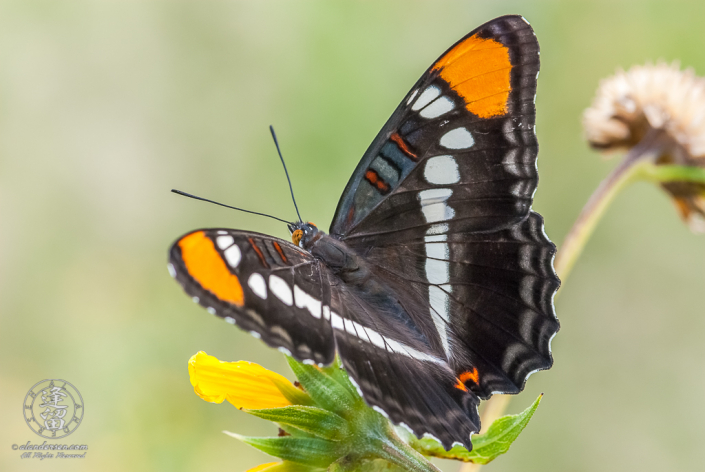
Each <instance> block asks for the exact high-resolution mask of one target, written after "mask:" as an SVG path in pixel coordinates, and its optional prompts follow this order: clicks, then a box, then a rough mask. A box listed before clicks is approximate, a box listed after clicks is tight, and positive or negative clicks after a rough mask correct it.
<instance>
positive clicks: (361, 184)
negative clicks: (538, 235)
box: [331, 16, 539, 245]
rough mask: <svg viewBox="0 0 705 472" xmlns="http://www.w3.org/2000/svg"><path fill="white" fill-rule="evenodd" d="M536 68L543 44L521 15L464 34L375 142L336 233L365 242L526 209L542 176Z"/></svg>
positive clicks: (466, 226)
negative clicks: (536, 130) (539, 173)
mask: <svg viewBox="0 0 705 472" xmlns="http://www.w3.org/2000/svg"><path fill="white" fill-rule="evenodd" d="M538 70H539V55H538V43H537V41H536V37H535V36H534V34H533V31H532V29H531V27H530V26H529V25H528V23H526V22H525V20H524V19H523V18H521V17H518V16H510V17H502V18H498V19H496V20H493V21H491V22H489V23H487V24H485V25H483V26H482V27H480V28H478V29H477V30H475V31H473V32H472V33H470V34H469V35H467V36H466V37H465V38H463V39H461V40H460V41H459V42H458V43H456V44H455V45H454V46H453V47H451V48H450V49H449V50H448V51H447V52H446V53H445V54H444V55H443V56H441V58H439V59H438V60H437V61H436V62H435V63H434V64H433V65H432V66H431V68H429V70H428V71H427V72H426V73H425V74H424V75H423V76H422V78H421V79H420V80H419V81H418V82H417V84H416V85H415V86H414V87H413V88H412V89H411V91H410V92H409V94H407V96H406V97H405V98H404V100H402V102H401V104H400V105H399V107H398V108H397V110H396V111H395V112H394V114H393V115H392V117H391V118H390V119H389V121H388V122H387V124H386V125H385V126H384V128H383V129H382V131H380V133H379V135H378V136H377V138H376V139H375V140H374V142H373V143H372V145H371V146H370V148H369V149H368V150H367V152H366V153H365V155H364V156H363V158H362V160H361V162H360V164H359V165H358V167H357V168H356V170H355V172H354V173H353V176H352V177H351V179H350V182H348V185H347V187H346V189H345V192H344V193H343V196H342V198H341V200H340V203H339V204H338V209H337V211H336V214H335V217H334V221H333V224H332V225H331V234H335V235H340V236H341V237H342V239H344V240H346V241H350V240H352V239H364V242H361V243H360V244H361V245H366V244H367V238H368V237H371V238H372V241H373V242H379V241H381V240H383V239H385V238H393V239H394V240H396V241H399V240H400V239H401V238H404V239H414V238H418V237H419V236H422V235H423V234H424V233H425V232H426V231H428V230H429V228H431V227H434V226H435V227H436V228H435V230H436V231H441V230H442V224H443V222H445V221H447V220H451V219H452V220H453V221H454V222H455V224H456V225H457V226H458V229H462V230H465V231H488V230H493V229H498V228H502V227H506V226H509V225H511V224H514V223H516V222H518V221H520V220H521V219H523V218H525V217H526V215H528V212H529V209H530V207H531V199H532V196H533V192H534V189H535V188H536V184H537V180H538V177H537V172H536V164H535V158H536V154H537V141H536V137H535V134H534V120H535V107H534V97H535V93H536V76H537V74H538ZM392 232H393V233H394V235H391V234H390V233H392ZM351 243H353V242H352V241H351ZM353 244H358V243H357V242H354V243H353Z"/></svg>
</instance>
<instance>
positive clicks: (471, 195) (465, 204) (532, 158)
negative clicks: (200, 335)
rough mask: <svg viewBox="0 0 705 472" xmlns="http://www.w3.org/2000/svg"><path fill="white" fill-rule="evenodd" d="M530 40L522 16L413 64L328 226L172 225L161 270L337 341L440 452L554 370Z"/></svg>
mask: <svg viewBox="0 0 705 472" xmlns="http://www.w3.org/2000/svg"><path fill="white" fill-rule="evenodd" d="M538 71H539V46H538V42H537V39H536V36H535V35H534V32H533V30H532V28H531V26H530V25H529V24H528V22H526V20H524V18H522V17H521V16H503V17H500V18H496V19H494V20H492V21H490V22H488V23H486V24H484V25H482V26H480V27H479V28H477V29H475V30H474V31H472V32H471V33H469V34H468V35H466V36H465V37H464V38H462V39H461V40H460V41H458V42H457V43H456V44H454V45H453V46H452V47H451V48H450V49H448V50H447V51H446V52H445V53H444V54H443V55H442V56H441V57H440V58H439V59H438V60H437V61H436V62H434V63H433V65H432V66H431V67H430V68H429V69H428V70H427V71H426V72H425V73H424V74H423V76H422V77H421V78H420V79H419V81H418V82H417V83H416V84H415V85H414V86H413V87H412V89H411V91H410V92H409V93H408V94H407V95H406V97H404V99H403V100H402V102H401V104H400V105H399V106H398V107H397V109H396V110H395V111H394V113H393V114H392V116H391V118H389V120H388V121H387V123H386V124H385V126H384V127H383V128H382V130H381V131H380V132H379V134H378V135H377V137H376V138H375V139H374V141H373V142H372V144H371V145H370V147H369V148H368V149H367V151H366V152H365V154H364V156H363V157H362V160H361V161H360V163H359V164H358V166H357V168H356V169H355V171H354V173H353V174H352V177H351V178H350V181H349V182H348V184H347V186H346V187H345V190H344V191H343V194H342V197H341V198H340V201H339V203H338V207H337V210H336V212H335V216H334V217H333V222H332V224H331V226H330V231H329V233H328V234H326V233H325V232H323V231H322V230H320V229H318V228H317V227H316V226H315V225H314V224H313V223H308V222H303V221H299V222H296V223H291V224H289V226H288V229H289V231H290V232H291V237H292V241H291V242H289V241H285V240H283V239H279V238H276V237H272V236H267V235H264V234H259V233H254V232H250V231H241V230H234V229H219V228H216V229H201V230H197V231H193V232H190V233H188V234H186V235H184V236H182V237H181V238H179V239H178V240H177V241H176V242H175V243H174V244H173V246H172V247H171V249H170V252H169V271H170V273H171V274H172V276H173V277H175V278H176V280H177V281H178V282H179V283H180V284H181V285H182V287H183V288H184V290H185V291H186V293H187V294H188V295H189V296H191V297H192V298H193V300H194V301H196V302H198V303H199V304H200V305H201V306H203V307H205V308H206V309H207V310H208V311H209V312H210V313H211V314H214V315H217V316H218V317H220V318H223V319H224V320H225V321H226V322H228V323H231V324H233V325H237V326H239V327H240V328H241V329H243V330H245V331H247V332H250V333H251V334H252V335H254V336H256V337H258V338H261V339H262V340H263V341H264V342H265V343H266V344H268V345H269V346H272V347H276V348H279V349H280V350H282V351H283V352H285V353H286V354H289V355H291V356H293V357H294V358H296V359H297V360H299V361H303V362H308V363H315V364H319V365H328V364H331V363H332V362H333V361H334V358H335V355H336V352H337V353H338V354H339V355H340V358H341V360H342V364H343V366H344V367H345V369H346V370H347V372H348V374H349V376H350V377H351V379H352V380H353V382H354V383H355V384H356V386H357V387H358V389H359V390H360V392H361V394H362V396H363V397H364V399H365V400H366V401H367V403H368V404H369V405H371V406H372V407H374V408H375V409H376V410H377V411H380V412H382V413H384V414H385V415H386V416H387V417H388V418H389V419H390V420H391V421H392V422H394V423H395V424H403V425H405V426H406V427H407V428H409V429H410V430H411V431H413V433H414V434H416V435H417V436H419V437H421V436H422V435H424V434H428V435H431V436H433V437H435V438H436V439H438V441H440V443H441V444H442V445H443V446H444V447H445V448H446V449H448V448H450V447H451V446H452V445H453V444H455V443H460V444H462V445H464V446H465V447H467V448H468V449H469V448H471V447H472V444H471V441H470V437H471V435H472V434H473V433H476V432H477V431H479V429H480V418H479V415H478V410H477V409H478V405H479V402H480V399H487V398H489V397H490V396H491V395H492V394H494V393H517V392H519V391H521V390H522V389H523V387H524V384H525V382H526V380H527V378H528V377H529V375H531V374H532V373H534V372H536V371H538V370H543V369H548V368H549V367H551V365H552V363H553V360H552V356H551V349H550V344H551V340H552V339H553V337H554V335H555V334H556V332H557V331H558V328H559V324H558V320H557V318H556V314H555V310H554V307H553V296H554V294H555V292H556V290H557V289H558V287H559V284H560V282H559V280H558V277H557V276H556V274H555V271H554V269H553V257H554V255H555V252H556V249H555V246H554V245H553V243H551V241H550V240H549V239H548V237H547V236H546V234H545V232H544V225H543V219H542V217H541V216H540V215H539V214H538V213H535V212H533V211H532V210H531V204H532V200H533V194H534V191H535V190H536V186H537V183H538V172H537V167H536V156H537V153H538V144H537V139H536V135H535V127H534V123H535V105H534V102H535V96H536V80H537V76H538Z"/></svg>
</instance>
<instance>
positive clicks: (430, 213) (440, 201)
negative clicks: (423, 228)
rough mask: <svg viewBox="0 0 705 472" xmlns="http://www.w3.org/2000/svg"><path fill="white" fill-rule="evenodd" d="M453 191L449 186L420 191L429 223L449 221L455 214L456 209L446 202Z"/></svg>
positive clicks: (425, 215) (423, 209) (424, 213)
mask: <svg viewBox="0 0 705 472" xmlns="http://www.w3.org/2000/svg"><path fill="white" fill-rule="evenodd" d="M452 194H453V191H452V190H451V189H449V188H434V189H430V190H423V191H421V192H419V200H421V211H422V212H423V215H424V218H426V222H427V223H435V222H438V221H447V220H450V219H451V218H453V216H455V210H453V209H452V208H451V207H449V206H448V205H447V204H446V200H448V199H449V198H450V196H451V195H452Z"/></svg>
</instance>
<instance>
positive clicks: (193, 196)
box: [171, 189, 293, 225]
mask: <svg viewBox="0 0 705 472" xmlns="http://www.w3.org/2000/svg"><path fill="white" fill-rule="evenodd" d="M171 191H172V192H174V193H176V194H179V195H183V196H184V197H189V198H193V199H195V200H202V201H204V202H208V203H215V204H216V205H220V206H222V207H225V208H231V209H233V210H238V211H244V212H245V213H252V214H253V215H259V216H266V217H267V218H272V219H275V220H277V221H281V222H282V223H286V224H288V225H292V224H293V223H292V222H290V221H286V220H282V219H281V218H277V217H276V216H272V215H268V214H266V213H258V212H256V211H250V210H245V209H243V208H237V207H234V206H230V205H225V204H223V203H218V202H214V201H213V200H208V199H207V198H202V197H197V196H196V195H191V194H190V193H186V192H182V191H181V190H176V189H171Z"/></svg>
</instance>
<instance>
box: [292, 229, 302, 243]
mask: <svg viewBox="0 0 705 472" xmlns="http://www.w3.org/2000/svg"><path fill="white" fill-rule="evenodd" d="M303 236H304V232H303V231H301V230H300V229H297V230H296V231H294V232H293V233H291V241H292V242H293V243H294V244H296V245H297V246H298V245H299V241H301V238H302V237H303Z"/></svg>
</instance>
